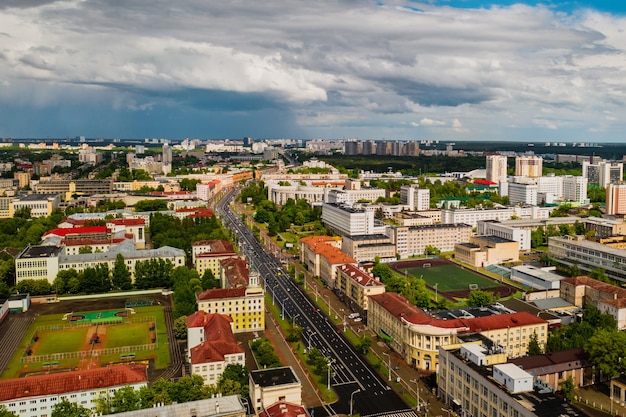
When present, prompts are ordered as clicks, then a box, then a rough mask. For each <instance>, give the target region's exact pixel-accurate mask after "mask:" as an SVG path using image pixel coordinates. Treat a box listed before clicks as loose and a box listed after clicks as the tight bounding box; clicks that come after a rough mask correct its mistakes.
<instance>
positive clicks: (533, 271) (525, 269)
mask: <svg viewBox="0 0 626 417" xmlns="http://www.w3.org/2000/svg"><path fill="white" fill-rule="evenodd" d="M511 269H512V270H514V271H519V272H521V273H523V274H526V275H530V276H531V277H535V278H538V279H540V280H542V281H547V282H556V281H560V280H562V279H563V278H565V277H563V276H561V275H558V274H555V273H554V272H550V271H546V270H544V269H542V268H537V267H536V266H532V265H518V266H514V267H513V268H511Z"/></svg>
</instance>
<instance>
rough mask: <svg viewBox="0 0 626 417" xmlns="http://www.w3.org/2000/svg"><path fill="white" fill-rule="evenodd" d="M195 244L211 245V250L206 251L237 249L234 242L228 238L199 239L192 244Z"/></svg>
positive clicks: (192, 245) (232, 250) (230, 250)
mask: <svg viewBox="0 0 626 417" xmlns="http://www.w3.org/2000/svg"><path fill="white" fill-rule="evenodd" d="M194 246H209V247H210V248H211V250H210V251H207V252H204V253H208V252H234V251H235V249H234V247H233V244H232V243H230V242H229V241H228V240H221V239H220V240H198V241H196V242H193V243H192V244H191V247H192V248H193V247H194Z"/></svg>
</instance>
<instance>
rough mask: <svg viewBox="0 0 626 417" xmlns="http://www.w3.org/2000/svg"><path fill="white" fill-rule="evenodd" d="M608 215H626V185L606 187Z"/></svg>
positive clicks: (613, 184)
mask: <svg viewBox="0 0 626 417" xmlns="http://www.w3.org/2000/svg"><path fill="white" fill-rule="evenodd" d="M606 214H608V215H624V214H626V183H624V182H618V183H611V184H608V185H607V187H606Z"/></svg>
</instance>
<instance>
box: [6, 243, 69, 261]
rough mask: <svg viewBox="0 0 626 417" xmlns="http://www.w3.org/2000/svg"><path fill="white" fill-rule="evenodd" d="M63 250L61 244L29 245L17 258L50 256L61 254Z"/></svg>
mask: <svg viewBox="0 0 626 417" xmlns="http://www.w3.org/2000/svg"><path fill="white" fill-rule="evenodd" d="M62 251H63V248H62V247H61V246H40V245H35V246H29V247H27V248H26V249H24V250H23V251H22V253H20V254H19V255H18V256H17V259H28V258H50V257H54V256H59V255H60V254H61V252H62Z"/></svg>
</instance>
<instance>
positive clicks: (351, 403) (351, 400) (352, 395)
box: [350, 389, 361, 415]
mask: <svg viewBox="0 0 626 417" xmlns="http://www.w3.org/2000/svg"><path fill="white" fill-rule="evenodd" d="M357 392H361V390H360V389H357V390H356V391H353V392H352V394H350V415H352V406H353V405H354V401H353V398H354V394H356V393H357Z"/></svg>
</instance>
